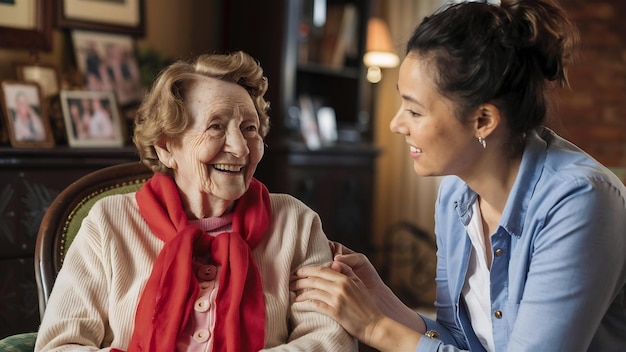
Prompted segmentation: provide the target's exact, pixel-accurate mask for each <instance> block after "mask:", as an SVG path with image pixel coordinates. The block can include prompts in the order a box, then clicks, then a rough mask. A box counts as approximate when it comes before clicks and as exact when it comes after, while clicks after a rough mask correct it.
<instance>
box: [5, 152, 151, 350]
mask: <svg viewBox="0 0 626 352" xmlns="http://www.w3.org/2000/svg"><path fill="white" fill-rule="evenodd" d="M151 176H152V171H151V170H150V169H149V168H148V167H146V166H145V165H143V164H141V163H139V162H129V163H123V164H119V165H114V166H109V167H106V168H103V169H100V170H97V171H94V172H92V173H90V174H87V175H85V176H83V177H81V178H80V179H78V180H77V181H75V182H74V183H72V184H70V185H69V186H68V187H67V188H65V189H64V190H63V191H62V192H61V193H59V195H58V196H57V197H56V198H55V199H54V201H52V203H51V204H50V206H49V207H48V209H47V210H46V213H45V214H44V216H43V219H42V220H41V225H40V227H39V232H38V234H37V242H36V244H35V279H36V281H37V288H38V291H37V294H38V298H39V312H40V315H41V317H43V314H44V311H45V309H46V305H47V303H48V297H49V296H50V292H51V291H52V287H53V286H54V281H55V279H56V277H57V274H58V273H59V270H60V269H61V266H62V265H63V259H64V257H65V253H67V249H68V248H69V246H70V245H71V244H72V241H73V240H74V237H75V236H76V233H77V232H78V229H79V228H80V225H81V223H82V221H83V219H84V217H85V216H86V215H87V213H88V212H89V210H90V209H91V207H92V206H93V204H94V203H95V202H96V201H97V200H98V199H100V198H103V197H106V196H108V195H112V194H121V193H130V192H135V191H137V190H138V189H139V188H140V187H141V186H142V185H143V184H144V183H145V182H146V181H147V180H148V179H149V178H150V177H151ZM36 337H37V333H36V332H32V333H24V334H19V335H14V336H8V337H6V338H4V339H2V340H0V351H33V347H34V344H35V339H36Z"/></svg>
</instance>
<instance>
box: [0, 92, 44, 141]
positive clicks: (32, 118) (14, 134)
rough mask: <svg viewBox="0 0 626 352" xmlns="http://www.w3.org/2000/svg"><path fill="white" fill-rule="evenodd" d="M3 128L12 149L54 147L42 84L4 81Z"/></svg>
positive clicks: (2, 99) (0, 93) (2, 95)
mask: <svg viewBox="0 0 626 352" xmlns="http://www.w3.org/2000/svg"><path fill="white" fill-rule="evenodd" d="M0 95H1V99H0V100H1V101H2V109H3V111H2V112H3V113H2V115H3V116H4V125H5V126H6V130H7V134H8V137H9V140H10V142H11V145H12V146H13V147H18V148H19V147H52V146H54V137H53V134H52V128H51V126H50V120H49V117H48V113H47V110H46V105H45V104H44V103H43V102H44V100H43V97H42V94H41V89H40V87H39V84H37V83H35V82H25V81H24V82H22V81H2V84H1V89H0Z"/></svg>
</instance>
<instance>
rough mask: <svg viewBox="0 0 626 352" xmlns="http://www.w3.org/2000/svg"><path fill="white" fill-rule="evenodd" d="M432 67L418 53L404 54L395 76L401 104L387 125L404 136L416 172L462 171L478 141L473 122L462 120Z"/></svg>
mask: <svg viewBox="0 0 626 352" xmlns="http://www.w3.org/2000/svg"><path fill="white" fill-rule="evenodd" d="M435 69H436V68H435V66H434V65H430V64H429V63H428V62H427V61H425V60H424V59H423V58H422V57H420V56H419V55H417V54H413V53H410V54H409V55H407V56H406V58H405V59H404V60H403V62H402V64H401V65H400V72H399V78H398V92H399V93H400V96H401V98H402V104H401V106H400V109H399V110H398V112H397V113H396V115H395V116H394V117H393V119H392V120H391V123H390V125H389V127H390V129H391V131H392V132H394V133H398V134H401V135H404V136H405V139H406V142H407V144H408V145H409V155H410V156H411V158H412V159H413V169H414V170H415V173H416V174H418V175H420V176H443V175H461V174H464V173H465V172H467V171H468V168H471V167H472V164H473V161H474V160H475V155H476V152H477V149H476V148H475V146H476V145H478V144H479V143H478V142H477V141H476V139H475V136H474V132H473V128H472V124H471V123H462V122H461V121H460V120H459V119H458V118H457V117H456V115H455V106H454V103H453V101H452V100H450V99H448V98H446V97H444V96H442V95H441V94H439V92H438V91H437V89H436V86H435V82H434V80H433V79H434V77H433V72H434V70H435Z"/></svg>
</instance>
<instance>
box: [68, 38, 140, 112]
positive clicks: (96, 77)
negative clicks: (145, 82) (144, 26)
mask: <svg viewBox="0 0 626 352" xmlns="http://www.w3.org/2000/svg"><path fill="white" fill-rule="evenodd" d="M71 36H72V44H73V46H74V54H75V56H76V63H77V66H78V71H79V72H80V73H81V75H82V76H83V79H84V82H85V86H86V87H87V89H88V90H93V91H99V92H101V91H113V92H115V98H116V99H117V102H118V104H120V106H127V105H130V104H133V103H137V102H139V101H141V99H142V97H143V93H144V91H143V86H142V84H141V76H140V71H139V64H138V63H137V56H136V54H135V40H134V38H132V37H131V36H128V35H123V34H109V33H99V32H91V31H81V30H75V31H72V34H71Z"/></svg>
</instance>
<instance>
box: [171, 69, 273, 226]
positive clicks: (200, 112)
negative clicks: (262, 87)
mask: <svg viewBox="0 0 626 352" xmlns="http://www.w3.org/2000/svg"><path fill="white" fill-rule="evenodd" d="M185 101H186V104H187V108H188V111H189V113H190V115H191V118H192V123H191V125H190V127H189V128H188V129H187V130H186V131H185V132H184V133H183V135H182V137H181V138H180V140H179V141H174V142H169V143H168V149H169V152H170V155H171V158H172V160H171V161H172V162H171V163H170V165H168V166H169V167H171V168H172V169H173V170H174V179H175V180H176V184H177V185H178V187H179V188H180V189H181V190H182V192H183V193H185V194H186V196H187V198H188V199H193V198H195V195H196V194H198V193H199V194H202V195H203V197H201V199H202V201H203V202H206V201H207V199H208V201H209V202H213V201H226V202H232V201H234V200H236V199H238V198H239V197H241V196H242V195H243V194H244V193H245V192H246V190H247V189H248V186H249V185H250V180H251V179H252V176H253V174H254V172H255V170H256V167H257V164H258V163H259V161H260V160H261V158H262V157H263V152H264V150H263V138H261V136H260V135H259V116H258V114H257V111H256V109H255V107H254V104H253V102H252V98H251V97H250V95H248V93H247V92H246V90H245V89H244V88H243V87H241V86H239V85H237V84H235V83H230V82H225V81H221V80H218V79H214V78H207V77H203V78H201V79H200V80H199V81H198V82H196V83H195V84H194V85H193V86H192V87H191V88H190V90H189V91H188V94H187V96H186V97H185ZM166 165H167V164H166ZM209 206H210V205H209ZM213 215H215V214H213Z"/></svg>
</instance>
